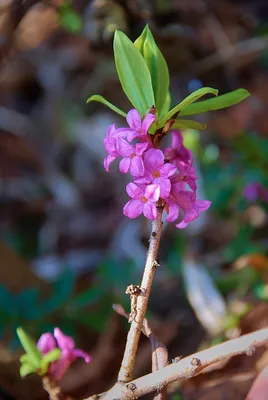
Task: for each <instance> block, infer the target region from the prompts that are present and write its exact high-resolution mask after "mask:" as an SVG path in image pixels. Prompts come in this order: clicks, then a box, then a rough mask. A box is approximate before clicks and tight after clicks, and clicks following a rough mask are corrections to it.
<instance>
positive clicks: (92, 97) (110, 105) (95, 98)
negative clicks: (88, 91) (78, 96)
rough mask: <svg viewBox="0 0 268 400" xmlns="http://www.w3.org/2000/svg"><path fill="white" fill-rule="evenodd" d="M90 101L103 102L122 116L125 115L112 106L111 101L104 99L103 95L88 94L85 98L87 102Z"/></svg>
mask: <svg viewBox="0 0 268 400" xmlns="http://www.w3.org/2000/svg"><path fill="white" fill-rule="evenodd" d="M91 101H98V102H99V103H102V104H104V105H105V106H107V107H109V108H110V109H111V110H113V111H114V112H116V113H117V114H119V115H121V116H122V117H126V115H127V114H126V113H125V112H124V111H122V110H120V108H117V107H116V106H114V105H113V104H112V103H110V102H109V101H108V100H106V99H105V98H104V97H103V96H100V95H99V94H93V96H90V97H89V98H88V99H87V103H90V102H91Z"/></svg>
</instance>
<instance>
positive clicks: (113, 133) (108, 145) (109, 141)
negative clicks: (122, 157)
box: [103, 124, 120, 172]
mask: <svg viewBox="0 0 268 400" xmlns="http://www.w3.org/2000/svg"><path fill="white" fill-rule="evenodd" d="M119 136H120V135H119V132H118V129H116V127H115V124H113V125H111V126H110V127H109V128H108V130H107V133H106V138H104V139H103V143H104V147H105V149H106V151H107V153H108V156H107V157H106V158H105V159H104V163H103V165H104V168H105V169H106V171H107V172H109V167H110V164H111V162H113V161H114V160H115V159H116V158H117V157H119V154H118V152H117V140H118V137H119Z"/></svg>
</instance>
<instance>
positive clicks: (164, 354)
mask: <svg viewBox="0 0 268 400" xmlns="http://www.w3.org/2000/svg"><path fill="white" fill-rule="evenodd" d="M113 309H114V311H115V312H117V313H118V314H119V315H122V316H123V317H125V318H126V319H127V320H128V319H129V314H128V313H127V312H126V311H125V310H124V308H123V307H122V306H121V305H120V304H113ZM142 333H143V334H144V335H145V336H147V337H148V338H149V339H150V342H151V347H152V372H155V371H158V370H159V369H160V368H164V367H166V366H167V365H168V350H167V348H166V346H165V345H164V344H163V343H160V342H159V340H158V339H157V337H156V336H155V335H154V334H153V332H152V330H151V328H150V325H149V323H148V320H147V319H146V318H144V320H143V324H142ZM166 394H167V387H164V388H163V389H162V390H161V391H160V392H159V393H158V394H156V396H155V397H154V400H165V399H166Z"/></svg>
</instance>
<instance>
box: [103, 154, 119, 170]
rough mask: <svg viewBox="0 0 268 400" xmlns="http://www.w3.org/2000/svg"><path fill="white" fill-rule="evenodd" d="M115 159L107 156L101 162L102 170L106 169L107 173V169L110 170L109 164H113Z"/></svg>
mask: <svg viewBox="0 0 268 400" xmlns="http://www.w3.org/2000/svg"><path fill="white" fill-rule="evenodd" d="M115 158H116V157H113V156H107V157H106V158H105V159H104V161H103V165H104V168H105V169H106V171H107V172H109V168H110V164H111V162H113V161H114V160H115Z"/></svg>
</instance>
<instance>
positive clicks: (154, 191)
mask: <svg viewBox="0 0 268 400" xmlns="http://www.w3.org/2000/svg"><path fill="white" fill-rule="evenodd" d="M144 196H145V197H146V198H147V199H148V200H150V201H153V202H156V201H157V200H159V197H160V186H159V185H148V186H146V189H145V193H144Z"/></svg>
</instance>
